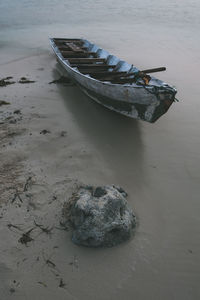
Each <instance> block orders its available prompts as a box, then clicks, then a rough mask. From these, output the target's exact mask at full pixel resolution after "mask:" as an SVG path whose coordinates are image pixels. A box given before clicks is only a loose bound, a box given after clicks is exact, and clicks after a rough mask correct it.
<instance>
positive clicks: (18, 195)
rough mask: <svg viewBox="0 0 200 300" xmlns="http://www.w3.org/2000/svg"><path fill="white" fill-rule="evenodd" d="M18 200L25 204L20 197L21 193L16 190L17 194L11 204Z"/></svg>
mask: <svg viewBox="0 0 200 300" xmlns="http://www.w3.org/2000/svg"><path fill="white" fill-rule="evenodd" d="M17 198H18V199H19V201H20V202H21V203H23V201H22V198H21V197H20V194H19V192H18V191H17V190H16V193H15V194H14V197H13V198H12V200H11V203H14V202H15V200H16V199H17Z"/></svg>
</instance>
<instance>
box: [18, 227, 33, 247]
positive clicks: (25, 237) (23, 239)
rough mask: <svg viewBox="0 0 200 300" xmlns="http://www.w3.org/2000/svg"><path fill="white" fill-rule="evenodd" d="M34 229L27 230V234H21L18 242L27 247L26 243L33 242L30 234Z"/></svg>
mask: <svg viewBox="0 0 200 300" xmlns="http://www.w3.org/2000/svg"><path fill="white" fill-rule="evenodd" d="M34 229H35V227H33V228H31V229H29V230H28V231H27V232H25V233H23V234H22V236H21V237H20V239H19V240H18V242H19V243H21V244H25V245H27V243H29V242H31V241H33V240H34V239H33V238H32V237H30V233H31V232H32V231H33V230H34Z"/></svg>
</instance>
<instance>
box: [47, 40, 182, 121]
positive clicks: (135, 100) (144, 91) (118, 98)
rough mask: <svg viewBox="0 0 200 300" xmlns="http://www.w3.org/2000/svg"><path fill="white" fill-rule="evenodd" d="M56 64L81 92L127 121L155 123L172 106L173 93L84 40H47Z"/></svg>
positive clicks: (147, 71) (152, 78)
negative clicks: (130, 119) (57, 62)
mask: <svg viewBox="0 0 200 300" xmlns="http://www.w3.org/2000/svg"><path fill="white" fill-rule="evenodd" d="M50 44H51V47H52V48H53V51H54V52H55V54H56V56H57V59H58V61H59V62H60V63H61V65H62V66H63V67H64V69H65V70H66V71H67V73H68V76H69V77H70V78H71V79H72V80H73V81H74V82H75V83H76V84H77V85H78V86H80V88H81V89H82V90H83V92H84V93H85V94H86V95H88V96H89V97H90V98H92V99H93V100H95V101H96V102H98V103H100V104H102V105H104V106H105V107H107V108H109V109H111V110H113V111H116V112H118V113H121V114H123V115H126V116H128V117H131V118H135V119H140V120H145V121H148V122H151V123H153V122H155V121H156V120H157V119H158V118H159V117H160V116H162V115H163V114H164V113H166V112H167V110H168V109H169V107H170V106H171V104H172V103H173V102H174V99H175V95H176V89H175V88H173V87H172V86H170V85H168V84H166V83H165V82H163V81H161V80H159V79H156V78H155V77H150V76H149V75H147V73H152V72H155V71H162V70H165V68H157V69H151V70H144V71H140V70H138V69H137V68H136V67H135V66H134V65H130V64H128V63H127V62H125V61H123V60H120V59H119V58H117V57H116V56H114V55H111V54H110V53H109V52H107V51H105V50H104V49H102V48H100V47H98V46H97V45H95V44H93V43H90V42H89V41H87V40H85V39H65V38H50Z"/></svg>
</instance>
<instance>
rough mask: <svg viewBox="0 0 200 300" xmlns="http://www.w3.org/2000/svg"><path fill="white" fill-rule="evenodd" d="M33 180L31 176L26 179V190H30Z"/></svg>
mask: <svg viewBox="0 0 200 300" xmlns="http://www.w3.org/2000/svg"><path fill="white" fill-rule="evenodd" d="M31 180H32V177H31V176H30V177H29V178H28V179H27V180H26V182H25V185H24V192H27V191H28V187H29V186H30V182H31Z"/></svg>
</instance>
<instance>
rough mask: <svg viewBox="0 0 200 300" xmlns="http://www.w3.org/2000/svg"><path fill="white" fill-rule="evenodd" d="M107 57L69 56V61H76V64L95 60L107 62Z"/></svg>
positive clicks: (89, 62) (90, 62)
mask: <svg viewBox="0 0 200 300" xmlns="http://www.w3.org/2000/svg"><path fill="white" fill-rule="evenodd" d="M105 61H106V59H105V58H93V57H91V58H69V62H70V63H72V64H73V63H74V64H84V63H87V64H92V63H94V62H105Z"/></svg>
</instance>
